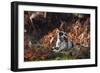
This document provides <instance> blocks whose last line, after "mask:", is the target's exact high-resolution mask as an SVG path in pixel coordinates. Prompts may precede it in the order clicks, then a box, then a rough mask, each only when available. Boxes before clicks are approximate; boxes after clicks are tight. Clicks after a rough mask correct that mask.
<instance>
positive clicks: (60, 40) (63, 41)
mask: <svg viewBox="0 0 100 73" xmlns="http://www.w3.org/2000/svg"><path fill="white" fill-rule="evenodd" d="M72 47H73V43H72V42H71V41H70V40H69V39H68V36H67V34H66V32H64V31H59V32H57V41H56V44H55V47H53V51H54V52H60V51H61V50H64V49H71V48H72Z"/></svg>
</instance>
